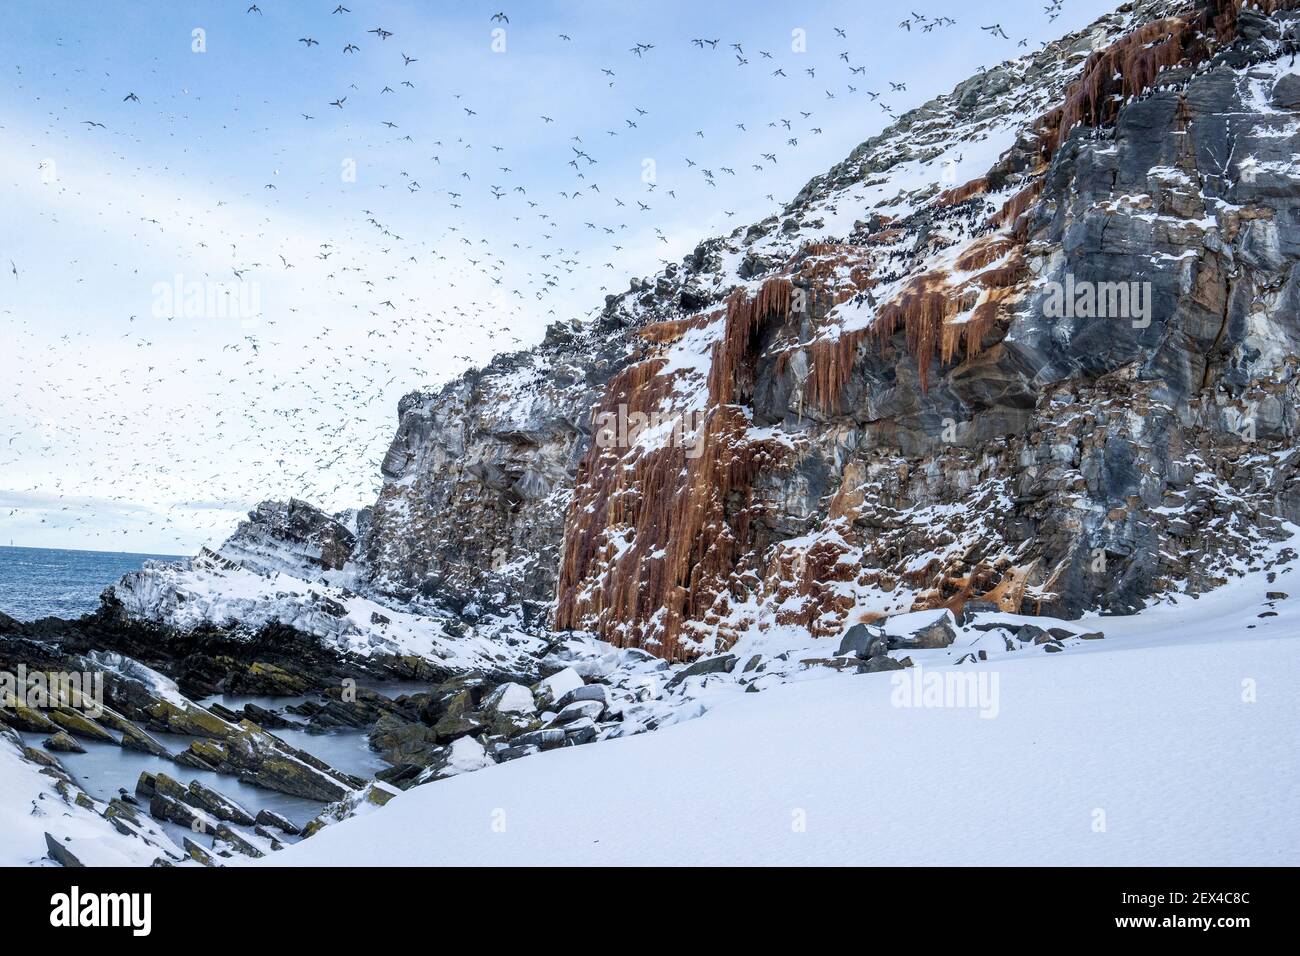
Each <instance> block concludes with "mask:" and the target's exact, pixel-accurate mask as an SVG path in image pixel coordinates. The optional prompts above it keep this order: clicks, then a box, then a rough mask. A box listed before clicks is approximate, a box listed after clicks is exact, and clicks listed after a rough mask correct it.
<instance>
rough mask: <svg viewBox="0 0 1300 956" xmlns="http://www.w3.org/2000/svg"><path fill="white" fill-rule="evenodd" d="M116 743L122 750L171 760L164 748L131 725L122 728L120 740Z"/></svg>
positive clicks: (169, 754)
mask: <svg viewBox="0 0 1300 956" xmlns="http://www.w3.org/2000/svg"><path fill="white" fill-rule="evenodd" d="M118 743H119V744H120V746H121V747H122V749H123V750H135V751H138V752H139V753H146V754H152V755H153V756H155V757H166V758H168V759H171V753H170V752H169V751H168V750H167V748H166V747H164V746H163V745H162V744H160V743H159V742H158V741H156V740H154V738H153V737H151V736H150V735H149V734H147V733H145V732H144V731H143V730H141V729H140V728H139V727H137V726H135V725H134V724H131V723H128V724H126V726H125V727H124V728H122V739H121V740H120V741H119V742H118Z"/></svg>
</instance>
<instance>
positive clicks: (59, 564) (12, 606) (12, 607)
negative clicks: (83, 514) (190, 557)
mask: <svg viewBox="0 0 1300 956" xmlns="http://www.w3.org/2000/svg"><path fill="white" fill-rule="evenodd" d="M176 560H179V558H178V556H176V555H168V554H126V553H123V552H120V551H64V550H62V549H59V548H7V547H0V611H3V612H4V613H5V614H8V615H9V616H10V617H12V618H17V619H18V620H20V621H35V620H37V619H39V618H42V617H62V618H78V617H81V616H82V615H83V614H89V613H91V612H92V611H94V610H95V609H96V608H98V607H99V595H100V594H101V593H102V592H103V590H104V589H105V588H106V587H108V586H109V585H110V584H113V583H114V582H115V581H117V579H118V578H120V577H121V576H122V575H124V574H126V573H127V572H128V571H138V570H140V568H141V567H143V566H144V563H145V562H146V561H176Z"/></svg>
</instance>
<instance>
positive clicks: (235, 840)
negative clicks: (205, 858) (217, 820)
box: [212, 823, 266, 860]
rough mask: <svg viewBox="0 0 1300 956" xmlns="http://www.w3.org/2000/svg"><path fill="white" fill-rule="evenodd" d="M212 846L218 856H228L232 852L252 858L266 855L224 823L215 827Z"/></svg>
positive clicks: (255, 858)
mask: <svg viewBox="0 0 1300 956" xmlns="http://www.w3.org/2000/svg"><path fill="white" fill-rule="evenodd" d="M212 848H213V849H214V850H216V851H217V855H218V856H229V855H230V854H231V853H232V852H233V853H239V854H241V855H242V856H247V857H251V858H252V859H254V860H258V859H261V858H262V857H264V856H266V854H265V853H263V852H262V850H261V849H259V848H258V847H256V846H254V845H253V844H252V843H251V842H250V841H249V839H248V838H247V837H246V836H244V835H243V834H241V833H239V832H238V831H236V830H234V829H232V828H231V827H230V826H229V824H225V823H222V824H220V825H219V826H218V827H217V829H216V835H215V836H214V837H213V840H212ZM218 848H219V849H218Z"/></svg>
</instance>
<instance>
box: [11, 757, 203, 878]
mask: <svg viewBox="0 0 1300 956" xmlns="http://www.w3.org/2000/svg"><path fill="white" fill-rule="evenodd" d="M40 771H41V768H40V767H39V766H38V765H37V764H34V763H31V762H29V761H27V760H25V759H23V757H22V754H21V751H20V750H19V747H18V744H17V742H16V740H15V739H14V738H13V737H10V736H8V735H5V734H0V866H3V867H10V866H31V865H34V864H35V865H45V866H53V865H55V864H54V863H53V861H51V860H49V859H47V856H48V853H49V851H48V849H47V847H46V843H45V834H46V833H49V834H51V835H52V836H54V837H55V838H56V839H57V840H59V842H60V843H62V844H63V845H64V846H65V847H67V848H68V850H69V851H70V852H72V854H73V855H75V856H76V857H77V859H79V860H81V862H82V863H84V864H86V866H149V865H150V864H152V863H153V861H154V860H155V859H157V858H159V857H162V856H164V855H165V854H166V853H170V854H171V855H172V856H173V858H174V859H175V860H179V859H181V857H182V856H183V853H182V851H181V849H180V848H179V847H177V846H176V845H175V844H174V843H172V842H171V840H170V839H168V838H167V837H166V835H164V834H163V833H162V832H161V828H160V827H158V826H157V824H156V823H155V822H154V821H151V820H149V819H148V817H147V815H144V816H143V822H145V823H146V824H147V825H148V826H149V827H150V828H152V829H154V831H155V832H154V833H153V834H152V835H151V839H152V840H154V841H155V844H156V845H155V846H150V845H148V844H146V843H145V842H144V841H143V840H141V839H137V838H135V837H127V836H124V835H122V834H120V833H118V832H117V830H115V829H114V828H113V826H112V824H110V823H109V822H108V821H107V820H105V819H104V818H103V817H101V816H99V813H101V812H103V810H104V809H105V808H106V804H104V803H101V802H98V801H96V802H95V803H94V806H95V812H92V811H91V810H89V809H87V808H85V807H81V806H78V805H77V804H75V803H71V802H68V801H65V800H64V799H63V797H62V796H61V795H60V794H59V792H58V790H57V789H56V788H55V781H54V779H53V778H52V777H50V776H47V775H46V774H43V773H41V772H40ZM65 838H66V839H65Z"/></svg>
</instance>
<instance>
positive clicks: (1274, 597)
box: [1264, 78, 1300, 601]
mask: <svg viewBox="0 0 1300 956" xmlns="http://www.w3.org/2000/svg"><path fill="white" fill-rule="evenodd" d="M1297 79H1300V78H1297ZM1264 596H1265V597H1266V598H1268V599H1269V600H1270V601H1285V600H1286V599H1287V597H1288V595H1287V593H1286V592H1285V591H1269V592H1268V593H1267V594H1266V595H1264Z"/></svg>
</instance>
